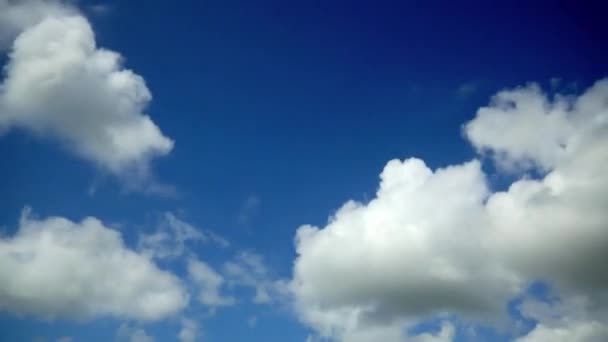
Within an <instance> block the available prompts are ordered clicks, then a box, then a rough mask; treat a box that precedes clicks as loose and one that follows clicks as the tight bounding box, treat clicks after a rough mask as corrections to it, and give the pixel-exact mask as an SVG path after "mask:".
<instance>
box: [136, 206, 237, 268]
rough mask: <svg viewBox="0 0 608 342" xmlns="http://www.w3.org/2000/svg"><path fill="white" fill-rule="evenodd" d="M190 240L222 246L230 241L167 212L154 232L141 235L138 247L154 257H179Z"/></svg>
mask: <svg viewBox="0 0 608 342" xmlns="http://www.w3.org/2000/svg"><path fill="white" fill-rule="evenodd" d="M190 242H204V243H208V242H212V243H214V244H217V245H218V246H220V247H228V246H229V242H228V241H227V240H226V239H224V238H222V237H221V236H219V235H217V234H214V233H213V232H210V231H206V230H201V229H198V228H196V227H194V226H193V225H191V224H189V223H188V222H185V221H183V220H181V219H179V218H178V217H176V216H175V215H174V214H173V213H170V212H167V213H165V214H164V215H163V217H162V220H161V222H160V224H159V226H158V229H157V230H156V231H155V232H154V233H151V234H141V235H140V237H139V242H138V249H139V250H140V251H141V252H142V253H143V254H145V255H148V256H150V257H154V258H159V259H168V258H177V257H181V256H183V255H184V254H185V253H186V252H187V251H188V246H187V245H188V243H190Z"/></svg>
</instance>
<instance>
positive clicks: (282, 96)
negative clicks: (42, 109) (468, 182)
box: [0, 0, 608, 341]
mask: <svg viewBox="0 0 608 342" xmlns="http://www.w3.org/2000/svg"><path fill="white" fill-rule="evenodd" d="M80 3H81V7H82V8H86V5H87V4H89V2H87V1H82V2H80ZM95 3H98V2H95ZM531 3H533V4H531ZM597 3H599V1H598V2H597ZM104 4H108V5H109V8H110V10H109V11H108V12H107V13H105V14H93V13H91V14H89V19H90V20H91V21H92V23H93V25H94V28H95V32H96V35H97V40H98V44H99V45H100V46H102V47H107V48H110V49H112V50H115V51H119V52H120V53H121V54H122V55H123V56H124V57H125V58H126V60H125V64H126V66H127V67H128V68H130V69H133V70H134V71H136V72H137V73H138V74H140V75H142V76H143V77H144V78H145V80H146V82H147V84H148V86H149V88H150V89H151V91H152V93H153V96H154V99H153V101H152V103H151V106H150V107H149V109H148V113H149V114H150V115H151V117H152V118H153V120H154V121H155V122H156V123H157V124H158V126H159V127H161V128H162V130H163V132H164V133H165V134H166V135H167V136H169V137H171V138H173V139H175V142H176V145H175V149H174V151H173V152H172V153H171V154H170V155H169V156H167V157H165V158H159V159H158V160H157V161H156V162H155V163H154V171H155V174H156V178H157V179H158V180H160V181H162V182H165V183H169V184H172V185H174V186H175V187H176V188H177V192H178V195H177V197H175V198H163V197H158V196H149V195H145V194H140V193H125V192H124V191H123V190H122V189H121V186H120V185H119V184H118V183H117V182H116V181H115V180H113V179H112V177H106V176H103V175H102V174H101V173H100V172H99V171H96V170H95V169H94V168H93V167H92V166H91V165H90V164H88V163H86V162H83V161H81V160H80V159H77V158H75V157H73V156H72V155H71V154H69V153H63V151H62V149H61V148H59V147H58V146H56V145H55V144H47V143H46V142H45V141H41V140H39V139H36V138H33V137H31V136H29V135H27V134H25V133H23V132H20V131H12V132H10V133H9V134H7V135H5V136H3V137H2V138H1V140H0V155H1V156H2V160H3V165H4V166H3V167H0V189H1V196H0V208H1V209H0V225H2V226H4V227H6V228H5V229H6V230H7V231H8V232H10V231H13V230H14V229H15V228H16V227H15V226H16V221H17V218H18V215H19V212H20V210H21V208H22V207H23V206H24V205H30V206H32V207H33V208H34V211H35V212H36V213H37V214H38V215H39V216H41V217H45V216H47V215H61V216H66V217H69V218H72V219H75V220H79V219H80V218H82V217H84V216H88V215H93V216H96V217H99V218H102V219H103V220H104V222H108V223H119V224H122V225H124V226H126V227H131V228H128V229H126V230H125V236H126V237H127V239H132V238H133V236H134V235H133V233H132V232H133V231H134V229H136V227H140V226H143V225H145V224H146V223H148V222H150V221H152V220H154V217H156V216H155V215H159V213H162V212H164V211H177V212H180V213H182V215H183V217H184V218H185V219H187V220H188V221H189V222H191V223H193V224H195V225H197V226H199V227H204V228H206V229H211V230H213V231H215V232H217V233H219V234H221V235H222V236H225V237H226V238H227V239H229V240H230V241H232V242H233V244H234V245H235V246H236V248H241V249H250V250H254V251H256V252H258V253H260V254H262V255H264V256H265V257H266V259H267V261H268V263H269V265H270V266H271V267H272V268H273V269H274V271H275V272H276V274H277V275H278V276H282V277H289V276H290V272H291V266H292V262H293V257H294V250H293V244H292V240H293V236H294V232H295V229H296V228H297V227H298V226H299V225H301V224H305V223H311V224H323V223H324V222H325V221H326V219H327V217H328V216H329V215H330V214H331V213H332V212H333V211H334V210H335V209H336V208H338V207H339V206H340V205H341V204H342V203H343V202H344V201H345V200H347V199H349V198H355V199H361V200H365V199H366V198H369V197H371V196H373V194H374V192H375V187H376V185H377V177H378V174H379V172H380V171H381V169H382V167H383V166H384V164H385V163H386V161H388V160H389V159H392V158H405V157H409V156H418V157H422V158H424V159H425V160H426V161H427V162H428V163H429V164H430V165H431V166H433V167H436V166H442V165H447V164H451V163H457V162H460V161H462V160H467V159H471V158H473V157H474V154H473V151H472V149H471V148H470V147H469V146H468V145H467V143H466V142H465V141H464V139H463V138H462V137H461V133H460V127H461V125H462V123H464V122H466V121H467V120H468V119H470V118H472V116H473V115H474V113H475V110H476V108H478V107H480V106H482V105H484V104H486V103H487V102H488V100H489V96H491V95H492V94H494V93H496V91H498V90H500V89H503V88H506V87H513V86H516V85H521V84H525V83H527V82H529V81H537V82H540V83H541V84H542V85H543V86H544V87H547V88H548V87H549V83H550V79H551V78H554V77H557V78H561V79H563V80H564V83H563V84H564V86H565V87H580V88H584V87H585V86H587V85H589V84H590V83H591V82H592V81H593V80H596V79H598V78H600V77H603V76H606V75H607V74H608V64H607V63H606V61H607V60H608V49H606V42H608V33H607V32H608V31H607V30H606V28H605V23H604V22H605V20H604V18H602V17H600V13H601V7H600V5H597V4H596V5H591V4H590V3H588V4H584V5H583V4H574V2H572V3H569V4H567V3H564V2H559V1H553V2H552V1H543V2H541V1H531V2H501V3H500V4H498V3H495V2H491V1H479V2H466V3H458V4H457V3H455V2H449V1H445V2H438V1H432V2H426V1H417V2H413V1H412V2H407V1H373V2H372V1H368V2H363V1H344V2H342V1H305V2H295V1H209V0H205V1H194V0H192V1H184V0H179V1H171V2H169V1H152V0H131V1H118V0H115V1H107V2H104ZM604 13H605V12H604ZM463 87H464V88H463ZM463 89H468V90H469V91H463ZM93 185H96V186H95V187H96V191H95V193H94V194H90V193H89V192H88V189H89V188H91V187H92V186H93ZM251 197H254V198H256V199H257V200H258V201H259V205H258V206H257V208H256V209H255V210H253V211H252V213H251V215H250V218H249V219H248V220H247V222H245V223H242V222H241V223H239V222H238V221H239V220H238V216H239V213H240V212H241V210H242V208H243V206H244V205H245V203H246V201H247V199H248V198H251ZM130 229H132V230H130ZM259 310H261V311H262V312H263V313H262V314H259V313H258V316H259V322H258V327H257V328H256V329H255V330H254V332H253V333H252V331H251V330H249V328H247V326H246V325H245V323H242V325H241V326H239V325H238V324H235V323H234V322H236V321H238V322H244V320H245V319H246V318H247V317H248V316H249V315H250V314H251V312H255V311H259ZM266 317H267V318H266ZM63 324H64V323H61V324H46V323H32V322H30V321H24V320H19V319H15V318H10V317H6V316H0V340H3V341H4V340H7V339H6V338H9V337H10V338H9V339H8V340H11V341H12V340H19V338H24V337H25V336H33V335H32V331H35V332H36V333H35V335H36V334H39V335H45V331H42V330H40V329H49V331H50V333H49V334H48V335H51V336H59V335H61V334H60V333H59V332H58V331H61V330H62V329H64V330H66V331H70V332H71V331H77V333H74V335H75V336H79V333H78V331H80V333H82V334H83V335H81V336H86V334H90V333H91V332H90V331H91V330H90V329H88V327H87V326H83V325H79V324H76V325H73V324H68V323H65V326H64V325H63ZM104 324H107V326H112V329H115V328H114V325H115V322H113V321H108V322H105V321H102V322H98V323H95V326H98V327H100V328H102V329H101V330H94V332H95V334H96V335H97V334H99V331H104V330H105V328H104ZM239 324H241V323H239ZM9 327H10V331H11V332H9V334H14V335H10V336H9V337H6V338H5V337H2V336H3V335H4V336H6V334H7V333H6V332H7V331H8V330H9ZM32 329H33V330H32ZM155 329H157V330H158V331H156V330H155ZM203 329H204V331H205V334H206V336H208V340H209V341H212V340H213V341H251V336H255V338H254V340H256V341H258V340H259V341H303V339H304V337H305V336H306V330H305V328H303V327H300V326H299V325H298V324H297V322H296V321H295V320H294V319H292V318H290V317H289V316H288V315H287V314H286V313H285V312H281V311H280V310H279V311H277V310H271V309H269V308H263V309H260V308H255V307H253V306H252V307H248V306H245V307H241V308H239V309H230V308H229V309H226V310H225V312H220V313H218V314H217V316H216V317H215V318H213V319H212V320H210V321H208V322H206V323H203ZM108 330H111V329H110V328H108ZM87 331H88V332H87ZM113 331H114V330H111V331H109V332H105V333H102V334H101V335H98V336H99V338H101V340H106V338H110V337H112V336H113V335H112V334H113ZM149 331H150V332H156V333H157V334H158V336H163V334H164V333H165V332H163V331H162V329H161V328H158V327H157V328H155V327H154V326H152V327H151V328H149ZM166 333H167V334H168V335H167V336H173V334H174V331H170V332H166ZM53 334H55V335H53ZM103 334H109V335H107V337H106V338H102V336H106V335H103ZM252 334H255V335H252ZM290 336H293V338H292V337H290ZM15 338H16V339H15ZM8 340H7V341H8ZM159 340H162V339H159Z"/></svg>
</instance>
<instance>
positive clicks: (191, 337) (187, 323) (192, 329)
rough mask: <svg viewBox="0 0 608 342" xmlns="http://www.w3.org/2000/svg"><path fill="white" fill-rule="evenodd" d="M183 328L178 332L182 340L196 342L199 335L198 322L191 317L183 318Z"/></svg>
mask: <svg viewBox="0 0 608 342" xmlns="http://www.w3.org/2000/svg"><path fill="white" fill-rule="evenodd" d="M181 325H182V327H181V329H180V331H179V334H178V336H177V337H178V338H179V340H180V342H195V341H196V339H197V337H198V331H199V327H198V323H197V322H196V321H194V320H191V319H186V318H183V319H182V320H181Z"/></svg>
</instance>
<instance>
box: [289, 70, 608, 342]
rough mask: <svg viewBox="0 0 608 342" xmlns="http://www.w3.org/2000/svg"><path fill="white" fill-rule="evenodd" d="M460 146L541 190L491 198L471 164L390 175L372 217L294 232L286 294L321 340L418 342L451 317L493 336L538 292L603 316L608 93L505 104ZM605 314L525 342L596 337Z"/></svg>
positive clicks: (347, 208) (393, 166)
mask: <svg viewBox="0 0 608 342" xmlns="http://www.w3.org/2000/svg"><path fill="white" fill-rule="evenodd" d="M464 132H465V134H466V136H467V138H468V139H469V140H470V141H471V143H472V144H473V145H474V146H475V147H476V148H477V149H478V150H479V151H480V152H482V153H489V154H490V155H492V156H493V158H494V160H495V161H496V163H497V164H498V165H499V166H501V167H503V168H508V169H510V170H524V169H535V170H536V171H538V172H539V173H540V174H542V176H540V177H538V179H533V178H530V177H529V176H525V175H524V176H523V177H521V179H519V180H517V181H515V182H513V184H511V186H510V187H509V188H508V190H506V191H501V192H492V191H491V190H490V189H489V186H488V184H487V181H486V179H485V175H484V173H483V171H482V169H481V165H480V162H479V161H476V160H473V161H470V162H467V163H464V164H459V165H451V166H448V167H445V168H439V169H436V170H431V169H430V168H429V167H427V166H426V165H425V163H424V162H423V161H422V160H419V159H414V158H412V159H406V160H404V161H400V160H392V161H390V162H388V163H387V165H386V166H385V168H384V170H383V171H382V173H381V175H380V185H379V188H378V191H377V193H376V197H375V198H374V199H372V200H371V201H370V202H369V203H358V202H355V201H349V202H347V203H346V204H344V205H343V206H342V208H340V209H339V210H338V211H337V212H336V214H335V215H334V216H333V217H332V218H331V219H330V220H329V222H328V224H327V225H326V226H325V227H323V228H319V227H314V226H310V225H305V226H302V227H300V228H299V229H298V231H297V234H296V239H295V240H296V250H297V254H298V257H297V259H296V261H295V265H294V269H293V279H292V281H291V289H292V291H293V293H294V295H295V298H296V304H295V305H296V310H297V312H298V314H299V315H300V318H301V319H302V320H303V321H304V322H306V323H307V324H309V325H310V326H312V327H313V328H314V329H315V330H316V331H317V332H318V333H319V334H320V335H321V336H324V337H329V338H333V339H336V340H341V341H349V342H350V341H361V340H370V341H372V340H378V336H383V337H382V338H381V340H386V341H406V340H412V339H413V338H414V337H411V336H410V337H408V336H405V335H404V334H403V330H404V328H405V327H408V326H411V325H412V324H415V323H416V322H418V321H420V320H423V319H424V318H428V317H435V316H436V315H442V314H444V313H450V314H457V315H459V316H461V317H464V318H465V319H472V320H473V319H477V320H478V319H481V320H484V321H485V322H486V323H487V322H492V321H495V322H496V320H497V319H500V318H501V316H503V317H504V316H505V315H506V314H507V310H506V305H507V302H508V301H509V300H510V299H512V298H513V297H514V296H515V295H517V294H519V293H521V292H522V291H524V289H525V286H526V285H527V284H529V283H530V282H532V281H535V280H543V281H546V282H547V283H549V284H551V286H553V287H554V288H555V289H556V291H557V292H558V293H559V294H560V295H561V296H564V298H572V297H582V298H587V300H588V301H589V302H590V303H596V304H595V306H597V307H601V306H602V305H603V304H602V303H604V304H605V303H607V302H608V301H606V298H608V291H606V289H608V270H606V268H605V267H604V265H603V264H604V263H605V261H606V260H608V226H607V222H608V211H606V208H607V207H608V195H607V194H608V177H606V174H608V80H602V81H599V82H597V83H595V84H594V85H593V86H592V87H590V88H589V89H588V90H586V91H585V92H584V93H583V94H581V95H579V96H562V95H556V96H554V97H553V98H549V97H548V96H547V95H546V94H544V93H543V92H542V91H541V90H540V88H539V87H538V86H536V85H529V86H526V87H522V88H516V89H513V90H505V91H502V92H500V93H498V94H497V95H496V96H495V97H494V99H493V101H492V103H491V104H490V105H489V106H487V107H484V108H481V109H480V110H479V111H478V112H477V115H476V117H475V118H474V119H473V120H472V121H470V122H469V123H467V124H466V125H465V126H464ZM598 310H599V309H597V308H595V309H594V308H589V310H588V311H589V313H590V315H591V316H592V317H590V318H589V319H586V320H584V321H580V322H579V321H577V322H575V323H572V322H563V325H562V328H556V329H552V330H551V331H552V332H549V330H548V329H547V328H546V327H547V325H546V322H540V323H539V325H538V327H537V329H536V330H535V331H534V332H532V334H531V335H530V336H529V337H526V338H530V339H531V338H537V339H538V338H541V337H542V336H573V337H572V338H576V337H578V336H579V335H578V334H583V335H581V336H587V335H584V334H590V335H589V336H596V335H594V334H595V332H593V333H591V332H588V330H593V331H595V329H594V328H592V327H596V326H597V325H596V324H595V323H593V322H599V323H602V324H606V323H608V321H607V320H606V319H605V318H603V317H606V316H604V315H603V314H601V315H600V314H599V313H598V312H599V311H598ZM598 317H599V318H598ZM590 322H591V323H590ZM566 323H567V324H566ZM590 327H591V328H590ZM559 329H562V330H559ZM560 331H562V332H560ZM564 331H567V332H564ZM446 334H447V333H446ZM550 334H558V335H550ZM559 334H566V335H559ZM567 334H571V335H567ZM366 335H369V338H365V336H366ZM448 335H449V334H448ZM536 336H541V337H536ZM598 336H603V335H598ZM420 338H423V337H420ZM446 338H447V337H446ZM524 341H525V340H524ZM528 341H530V340H528Z"/></svg>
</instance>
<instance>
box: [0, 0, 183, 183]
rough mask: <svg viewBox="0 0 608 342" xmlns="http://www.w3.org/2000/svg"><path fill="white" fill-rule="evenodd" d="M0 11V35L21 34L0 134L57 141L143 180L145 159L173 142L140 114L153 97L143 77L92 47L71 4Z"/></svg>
mask: <svg viewBox="0 0 608 342" xmlns="http://www.w3.org/2000/svg"><path fill="white" fill-rule="evenodd" d="M0 13H1V14H0V31H2V30H1V28H3V27H8V28H14V29H13V31H14V30H17V31H20V32H19V33H18V35H17V37H16V38H15V40H14V42H13V45H12V47H11V50H10V54H9V61H8V64H7V65H6V66H5V73H6V77H5V78H4V80H3V82H2V84H1V85H0V129H1V130H8V129H11V128H18V129H22V130H25V131H27V132H30V133H33V134H35V135H37V136H41V137H45V138H50V139H52V140H55V141H58V142H60V143H61V144H63V145H64V146H65V147H66V148H67V149H68V150H70V151H71V152H73V153H75V154H76V155H78V156H79V157H81V158H84V159H86V160H89V161H91V162H93V163H94V164H95V165H97V166H98V167H99V168H101V169H102V170H105V171H107V172H110V173H112V174H116V175H126V174H129V175H132V174H133V175H136V176H137V177H138V179H139V178H141V179H144V178H146V177H148V169H149V162H150V160H151V159H152V158H153V157H155V156H159V155H165V154H167V153H169V152H170V151H171V149H172V148H173V141H172V140H171V139H169V138H168V137H166V136H165V135H164V134H163V133H162V132H161V130H160V129H159V127H158V126H157V125H156V124H155V123H154V122H153V121H152V119H151V118H150V117H149V116H147V115H146V114H145V113H144V111H145V109H146V106H147V104H148V103H149V102H150V100H151V98H152V96H151V94H150V91H149V90H148V88H147V86H146V83H145V81H144V79H143V78H142V77H141V76H139V75H137V74H136V73H134V72H133V71H131V70H128V69H125V68H124V67H123V65H122V57H121V55H120V54H118V53H116V52H113V51H110V50H106V49H102V48H99V47H97V45H96V42H95V35H94V32H93V30H92V28H91V25H90V23H89V22H88V21H87V19H86V18H85V17H83V16H81V15H79V14H78V13H77V11H76V10H74V9H72V8H71V7H70V6H68V5H65V4H63V3H61V2H58V1H41V0H27V1H25V2H12V1H6V0H0ZM6 32H9V31H6ZM10 32H12V31H10Z"/></svg>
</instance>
